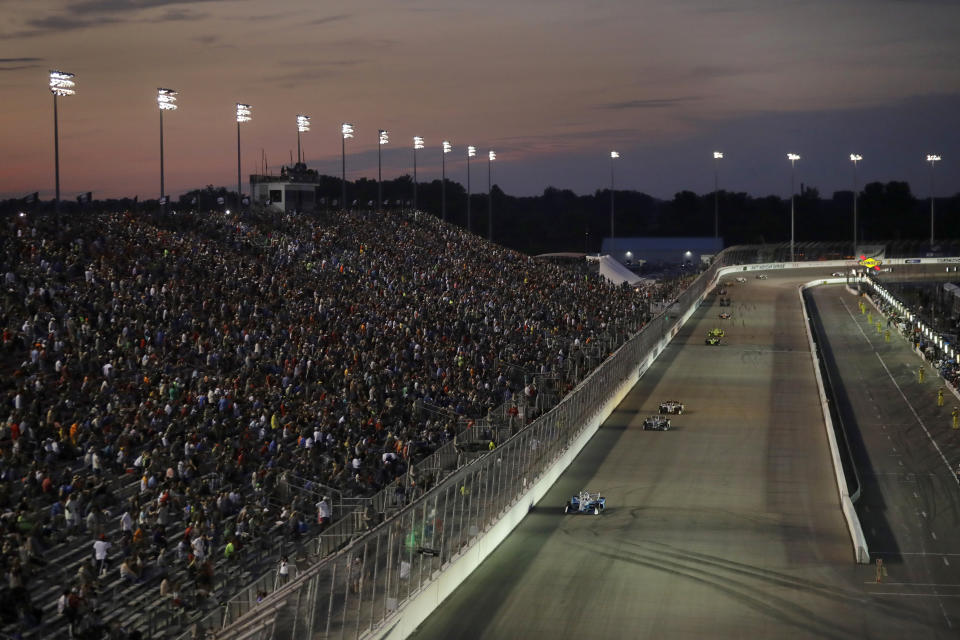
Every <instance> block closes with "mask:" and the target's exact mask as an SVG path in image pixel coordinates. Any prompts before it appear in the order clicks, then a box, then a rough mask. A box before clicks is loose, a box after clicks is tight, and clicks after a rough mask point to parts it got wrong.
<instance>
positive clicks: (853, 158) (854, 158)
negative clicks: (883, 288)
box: [850, 153, 863, 258]
mask: <svg viewBox="0 0 960 640" xmlns="http://www.w3.org/2000/svg"><path fill="white" fill-rule="evenodd" d="M861 160H863V156H862V155H860V154H859V153H851V154H850V162H852V163H853V254H852V255H853V257H854V258H856V257H857V230H858V227H857V195H858V194H857V163H858V162H860V161H861Z"/></svg>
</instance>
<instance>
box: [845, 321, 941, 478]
mask: <svg viewBox="0 0 960 640" xmlns="http://www.w3.org/2000/svg"><path fill="white" fill-rule="evenodd" d="M849 312H850V311H849V309H848V310H847V313H849ZM851 317H852V316H851ZM858 327H859V325H858ZM861 333H862V331H861ZM874 353H876V354H877V360H879V361H880V364H881V365H883V370H884V371H886V372H887V375H888V376H889V377H890V382H892V383H893V386H895V387H896V388H897V391H899V392H900V397H901V398H903V401H904V402H906V403H907V407H909V409H910V413H912V414H913V417H914V418H916V420H917V424H919V425H920V428H921V429H923V432H924V433H925V434H927V439H928V440H930V444H932V445H933V448H934V449H936V450H937V453H938V454H939V455H940V459H941V460H943V464H944V465H945V466H946V467H947V473H948V474H949V475H950V477H951V478H953V481H954V482H956V483H957V484H958V485H960V476H958V475H957V474H955V473H953V468H952V467H951V466H950V462H949V461H948V460H947V456H945V455H943V451H942V450H941V449H940V445H938V444H937V441H936V440H934V439H933V436H931V435H930V431H929V430H928V429H927V425H925V424H924V423H923V420H921V419H920V416H919V415H918V414H917V410H916V409H914V408H913V405H912V404H910V401H909V400H907V394H905V393H904V392H903V389H901V388H900V385H899V384H897V381H896V380H895V379H894V377H893V374H892V373H890V369H888V368H887V363H886V362H884V361H883V358H881V357H880V354H879V353H877V352H876V351H874ZM900 464H903V461H901V462H900Z"/></svg>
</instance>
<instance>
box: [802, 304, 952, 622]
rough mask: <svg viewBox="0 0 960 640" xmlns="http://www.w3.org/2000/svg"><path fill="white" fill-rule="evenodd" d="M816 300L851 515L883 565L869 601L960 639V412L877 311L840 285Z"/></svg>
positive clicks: (870, 592)
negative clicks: (850, 489) (858, 492)
mask: <svg viewBox="0 0 960 640" xmlns="http://www.w3.org/2000/svg"><path fill="white" fill-rule="evenodd" d="M813 300H814V301H815V303H816V309H817V312H818V314H819V316H820V318H821V319H822V320H823V324H824V326H825V328H826V331H825V334H826V336H825V337H826V342H827V344H828V346H829V348H830V353H831V355H832V356H833V358H832V359H830V360H828V364H829V365H830V366H831V370H832V371H835V372H836V373H835V374H833V373H832V377H833V378H834V380H835V381H837V380H839V382H838V383H836V384H835V387H836V388H837V402H838V408H839V410H840V412H841V415H842V416H843V419H844V421H845V422H846V423H847V425H848V430H849V433H850V436H851V437H850V444H851V450H852V451H853V454H854V460H855V462H856V464H857V468H858V469H859V473H860V478H861V481H862V482H863V490H862V497H861V499H860V501H859V502H858V503H857V512H858V514H859V516H860V521H861V523H862V524H863V530H864V533H865V535H866V537H867V543H868V545H869V547H870V551H871V554H872V556H873V557H874V558H881V559H883V561H884V562H885V563H886V567H887V573H888V576H887V579H886V582H885V583H883V584H876V583H875V582H874V583H872V584H869V585H867V593H868V594H869V596H870V597H871V599H872V600H873V601H875V602H879V603H883V604H885V605H886V606H888V607H890V608H898V609H904V610H910V611H913V612H914V613H915V615H916V616H917V617H918V619H921V620H923V621H924V622H925V623H926V625H927V626H928V628H929V629H930V630H931V635H933V633H934V632H935V631H940V632H941V633H946V632H947V631H950V632H951V633H950V634H947V636H946V637H953V638H957V637H960V484H958V482H957V478H956V476H955V475H954V473H953V471H952V470H951V467H952V468H953V470H956V467H957V464H958V463H960V432H958V431H954V430H953V429H952V428H951V417H950V412H951V409H952V407H953V406H955V405H960V400H958V399H957V398H956V397H955V396H954V395H953V394H951V393H950V391H946V392H945V402H944V406H943V407H938V406H937V390H938V389H939V388H941V385H940V384H939V383H938V381H937V378H936V377H935V376H933V375H932V371H931V370H930V368H929V367H927V370H926V373H927V375H926V380H925V381H924V383H922V384H921V383H920V382H919V380H918V375H917V373H918V369H919V368H920V366H921V360H920V359H919V358H918V357H917V356H916V354H914V353H912V351H911V349H910V345H909V344H908V343H907V342H906V341H905V340H903V339H901V338H900V337H899V336H898V335H897V332H896V330H895V329H891V332H890V333H891V337H890V341H889V342H887V340H886V337H885V332H886V328H887V327H886V324H885V323H884V322H881V327H880V332H879V333H878V331H877V329H876V322H877V313H876V312H875V310H874V309H873V307H871V306H870V305H867V307H866V308H867V310H868V311H872V312H873V313H871V314H870V315H869V316H868V315H867V314H861V312H860V309H859V307H858V304H857V303H858V300H857V298H856V297H855V296H854V295H853V294H852V293H850V292H848V291H846V289H845V288H842V287H829V288H822V289H818V290H815V291H814V292H813Z"/></svg>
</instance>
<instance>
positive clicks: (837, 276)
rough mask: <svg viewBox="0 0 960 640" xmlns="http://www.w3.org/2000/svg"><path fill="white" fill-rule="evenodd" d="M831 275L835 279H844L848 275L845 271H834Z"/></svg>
mask: <svg viewBox="0 0 960 640" xmlns="http://www.w3.org/2000/svg"><path fill="white" fill-rule="evenodd" d="M830 275H831V276H833V277H834V278H842V277H843V276H844V275H846V274H845V273H844V272H843V271H834V272H833V273H831V274H830Z"/></svg>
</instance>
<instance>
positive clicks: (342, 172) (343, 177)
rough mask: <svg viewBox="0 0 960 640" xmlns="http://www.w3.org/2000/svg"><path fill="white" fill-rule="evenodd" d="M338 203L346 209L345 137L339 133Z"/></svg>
mask: <svg viewBox="0 0 960 640" xmlns="http://www.w3.org/2000/svg"><path fill="white" fill-rule="evenodd" d="M340 205H341V206H342V207H343V209H344V211H346V209H347V137H346V136H345V135H343V133H341V134H340Z"/></svg>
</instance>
